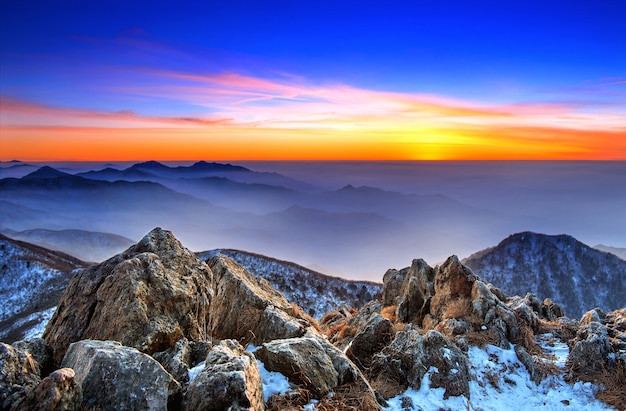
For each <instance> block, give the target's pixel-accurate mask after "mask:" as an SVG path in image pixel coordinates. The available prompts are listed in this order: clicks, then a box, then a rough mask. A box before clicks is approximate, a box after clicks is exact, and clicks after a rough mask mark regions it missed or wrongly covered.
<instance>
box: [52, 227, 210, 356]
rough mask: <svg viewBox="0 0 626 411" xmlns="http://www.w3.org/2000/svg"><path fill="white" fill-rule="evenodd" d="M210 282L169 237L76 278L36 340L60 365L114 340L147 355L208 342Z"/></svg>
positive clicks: (154, 236)
mask: <svg viewBox="0 0 626 411" xmlns="http://www.w3.org/2000/svg"><path fill="white" fill-rule="evenodd" d="M212 281H213V275H212V273H211V270H210V269H209V268H208V266H207V265H206V264H205V263H204V262H203V261H201V260H200V259H199V258H197V257H196V256H195V255H194V254H193V253H192V252H191V251H189V250H188V249H186V248H184V247H183V246H182V245H181V244H180V242H179V241H178V240H177V239H176V238H174V236H173V235H172V233H171V232H169V231H165V230H162V229H160V228H156V229H154V230H152V231H151V232H150V233H149V234H148V235H146V236H145V237H144V238H143V239H142V240H141V241H140V242H139V243H137V244H136V245H134V246H132V247H130V248H129V249H128V250H126V251H125V252H124V253H122V254H119V255H117V256H115V257H113V258H111V259H109V260H107V261H105V262H103V263H101V264H98V265H95V266H92V267H90V268H88V269H86V270H84V271H82V272H80V273H78V274H77V275H75V276H74V277H73V278H72V280H71V281H70V284H69V286H68V288H67V290H66V292H65V294H64V295H63V297H62V298H61V300H60V302H59V305H58V307H57V310H56V312H55V313H54V316H53V317H52V319H51V320H50V322H49V323H48V326H47V328H46V331H45V332H44V336H43V338H44V339H45V340H46V341H47V342H48V343H49V344H50V345H51V346H52V347H53V349H54V353H55V354H54V355H55V361H56V363H59V362H60V360H61V359H62V358H63V356H64V354H65V351H66V350H67V347H68V346H69V344H71V343H72V342H75V341H78V340H81V339H100V340H107V339H110V340H116V341H120V342H121V343H122V344H124V345H126V346H129V347H135V348H137V349H138V350H140V351H143V352H146V353H149V354H151V353H154V352H157V351H163V350H165V349H167V348H170V347H173V346H174V344H176V341H178V340H179V339H180V338H182V337H187V338H189V339H193V340H203V339H204V340H206V339H207V338H208V335H209V334H208V329H207V324H209V320H210V319H209V312H210V303H211V300H212V299H213V291H212Z"/></svg>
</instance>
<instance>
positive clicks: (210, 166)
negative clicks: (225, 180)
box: [189, 160, 250, 171]
mask: <svg viewBox="0 0 626 411" xmlns="http://www.w3.org/2000/svg"><path fill="white" fill-rule="evenodd" d="M189 169H190V170H203V171H250V170H249V169H247V168H246V167H242V166H235V165H232V164H230V163H216V162H210V163H209V162H208V161H204V160H200V161H198V162H196V163H194V164H193V165H192V166H191V167H189Z"/></svg>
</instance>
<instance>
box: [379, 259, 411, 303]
mask: <svg viewBox="0 0 626 411" xmlns="http://www.w3.org/2000/svg"><path fill="white" fill-rule="evenodd" d="M408 272H409V270H408V268H405V269H403V270H400V271H398V270H395V269H390V270H387V272H386V273H385V275H383V297H382V301H383V307H387V306H390V305H397V304H398V301H397V299H398V297H400V295H401V294H400V290H401V288H402V284H404V279H405V278H406V276H407V273H408Z"/></svg>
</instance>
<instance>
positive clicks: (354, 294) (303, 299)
mask: <svg viewBox="0 0 626 411" xmlns="http://www.w3.org/2000/svg"><path fill="white" fill-rule="evenodd" d="M218 253H221V254H224V255H226V256H228V257H230V258H232V259H233V260H234V261H235V262H237V263H239V264H240V265H241V266H243V267H244V268H245V269H246V270H248V272H250V274H252V275H254V276H256V277H261V278H264V279H266V280H267V281H269V282H270V284H271V285H272V286H273V287H274V288H276V289H277V290H278V291H280V292H281V293H283V294H284V295H285V297H286V298H287V300H289V301H290V302H292V303H294V304H297V305H299V306H300V307H302V308H303V309H304V310H305V312H307V313H308V314H309V315H311V316H312V317H314V318H316V319H320V318H321V317H322V316H323V315H324V314H326V313H327V312H329V311H331V310H333V309H335V308H337V307H339V306H341V305H345V306H348V307H353V308H356V309H359V308H360V307H362V306H363V305H364V304H366V303H367V302H369V301H371V300H373V299H374V298H375V297H376V296H377V295H378V294H379V293H380V292H382V285H381V284H377V283H372V282H367V281H350V280H344V279H342V278H338V277H331V276H327V275H324V274H321V273H318V272H316V271H313V270H309V269H308V268H305V267H302V266H299V265H297V264H294V263H290V262H287V261H280V260H276V259H273V258H270V257H266V256H262V255H258V254H253V253H249V252H245V251H238V250H225V249H218V250H211V251H204V252H200V253H198V256H199V257H200V258H202V259H203V260H207V259H209V258H211V257H212V256H214V255H216V254H218Z"/></svg>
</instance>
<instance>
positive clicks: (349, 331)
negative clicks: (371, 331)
mask: <svg viewBox="0 0 626 411" xmlns="http://www.w3.org/2000/svg"><path fill="white" fill-rule="evenodd" d="M357 331H358V330H357V329H356V328H355V327H350V326H349V325H348V324H343V327H341V329H340V330H339V334H338V335H337V336H338V337H339V339H341V340H343V339H344V338H346V337H354V336H355V335H356V333H357Z"/></svg>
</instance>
